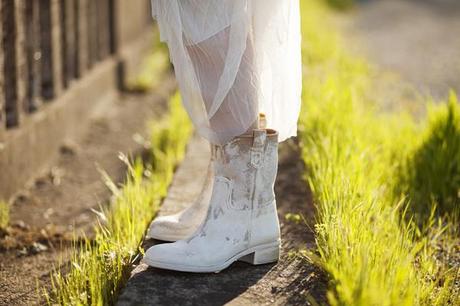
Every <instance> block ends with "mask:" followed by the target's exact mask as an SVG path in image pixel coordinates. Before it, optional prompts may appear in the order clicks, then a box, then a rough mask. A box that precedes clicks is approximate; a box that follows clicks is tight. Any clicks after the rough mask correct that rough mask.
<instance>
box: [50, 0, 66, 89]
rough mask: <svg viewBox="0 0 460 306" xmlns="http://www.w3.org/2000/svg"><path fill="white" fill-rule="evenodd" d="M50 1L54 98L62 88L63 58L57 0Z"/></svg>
mask: <svg viewBox="0 0 460 306" xmlns="http://www.w3.org/2000/svg"><path fill="white" fill-rule="evenodd" d="M48 1H50V21H51V24H50V25H51V57H52V63H53V64H52V72H53V91H54V96H53V98H56V97H57V96H59V95H60V94H61V93H62V90H63V76H62V65H63V59H62V56H61V52H60V51H61V44H62V42H61V30H62V29H61V27H60V22H59V18H60V10H61V6H60V5H59V4H60V3H59V0H48Z"/></svg>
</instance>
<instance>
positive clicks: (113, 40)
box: [108, 0, 118, 54]
mask: <svg viewBox="0 0 460 306" xmlns="http://www.w3.org/2000/svg"><path fill="white" fill-rule="evenodd" d="M108 1H109V40H110V42H109V44H110V47H109V48H110V49H109V51H110V54H115V53H116V52H117V49H118V48H117V35H116V34H117V33H116V17H115V16H116V14H115V12H116V1H115V0H108Z"/></svg>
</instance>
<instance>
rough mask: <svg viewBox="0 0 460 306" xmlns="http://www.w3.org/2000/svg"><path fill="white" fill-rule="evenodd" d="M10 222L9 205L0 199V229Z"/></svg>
mask: <svg viewBox="0 0 460 306" xmlns="http://www.w3.org/2000/svg"><path fill="white" fill-rule="evenodd" d="M8 223H10V206H9V205H8V203H6V202H5V201H0V229H2V228H6V227H7V226H8Z"/></svg>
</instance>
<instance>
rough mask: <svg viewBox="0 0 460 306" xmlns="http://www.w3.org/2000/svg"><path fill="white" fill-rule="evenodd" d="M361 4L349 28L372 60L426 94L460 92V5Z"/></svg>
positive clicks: (423, 1) (451, 0)
mask: <svg viewBox="0 0 460 306" xmlns="http://www.w3.org/2000/svg"><path fill="white" fill-rule="evenodd" d="M361 2H362V3H361V5H359V6H358V9H356V11H355V12H354V14H353V15H352V16H350V17H351V18H350V19H349V27H348V29H349V32H350V33H351V34H352V35H354V36H356V37H357V38H358V40H360V45H361V46H364V47H365V48H366V50H365V53H366V54H367V55H368V57H369V58H370V59H371V61H373V62H375V63H376V64H378V65H380V66H381V67H383V68H384V69H385V70H388V71H392V72H396V73H398V74H400V75H401V76H402V79H403V80H405V81H408V82H410V83H411V84H412V85H414V86H415V87H416V90H418V91H420V92H422V93H425V94H432V95H434V96H435V97H444V96H446V95H447V93H448V91H449V89H450V88H452V89H455V90H456V91H457V92H458V93H460V1H458V0H368V1H364V0H363V1H361ZM347 18H348V17H347Z"/></svg>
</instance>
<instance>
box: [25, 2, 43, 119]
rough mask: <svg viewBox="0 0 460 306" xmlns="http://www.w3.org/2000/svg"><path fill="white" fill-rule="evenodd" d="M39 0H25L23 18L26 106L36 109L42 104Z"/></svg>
mask: <svg viewBox="0 0 460 306" xmlns="http://www.w3.org/2000/svg"><path fill="white" fill-rule="evenodd" d="M39 4H40V2H39V1H27V0H26V1H25V13H24V18H23V24H24V31H25V44H26V46H25V47H26V50H25V54H26V61H27V84H26V85H27V88H26V107H27V111H28V112H33V111H36V110H37V109H38V108H39V107H40V104H41V75H40V72H41V57H42V51H41V49H40V44H41V42H40V15H39V10H40V6H39Z"/></svg>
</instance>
